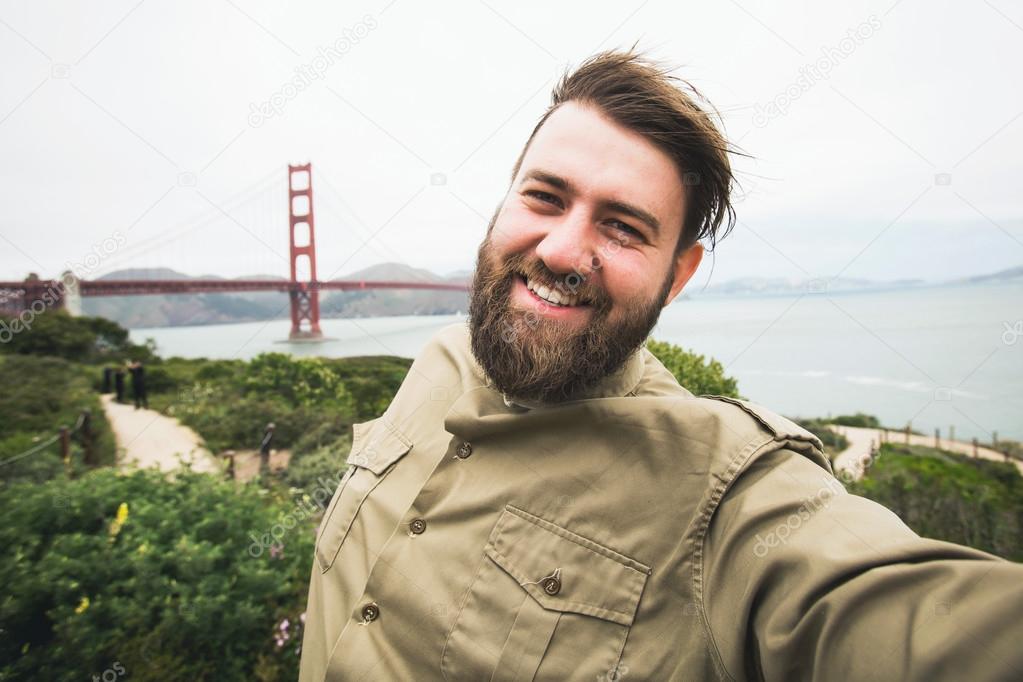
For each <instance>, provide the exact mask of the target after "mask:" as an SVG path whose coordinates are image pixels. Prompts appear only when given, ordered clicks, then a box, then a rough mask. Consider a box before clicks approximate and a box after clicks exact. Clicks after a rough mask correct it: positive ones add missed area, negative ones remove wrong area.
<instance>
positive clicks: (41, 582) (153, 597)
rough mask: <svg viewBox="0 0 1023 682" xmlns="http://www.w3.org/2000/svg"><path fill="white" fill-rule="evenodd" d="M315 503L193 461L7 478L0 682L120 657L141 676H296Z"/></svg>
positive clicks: (80, 675) (80, 669) (2, 512)
mask: <svg viewBox="0 0 1023 682" xmlns="http://www.w3.org/2000/svg"><path fill="white" fill-rule="evenodd" d="M122 503H123V504H124V508H123V509H124V512H126V515H123V514H124V512H122V516H121V517H120V518H121V521H122V522H119V521H118V518H119V516H118V511H119V508H121V505H122ZM314 508H315V507H314V506H313V505H312V504H311V503H310V502H309V501H308V500H307V501H298V500H296V499H293V498H291V497H290V496H289V495H288V494H286V493H283V492H282V491H281V490H279V489H273V490H270V491H265V490H261V489H260V488H259V487H258V486H248V485H246V486H240V487H236V486H235V485H234V484H233V483H229V482H225V481H221V480H219V479H217V478H215V477H212V476H206V475H201V474H194V473H189V472H183V473H180V474H178V475H177V476H176V477H175V479H174V480H167V479H166V478H164V477H163V476H161V475H160V474H159V473H157V472H153V471H139V472H135V473H132V474H130V475H120V474H117V473H115V472H114V471H113V470H110V469H106V470H100V471H95V472H92V473H89V474H87V475H85V476H84V477H82V478H81V479H79V480H71V481H69V480H54V481H50V482H48V483H44V484H19V485H14V486H9V487H7V488H5V489H0V542H2V546H3V547H4V555H5V557H6V558H5V559H4V560H3V561H0V583H2V584H3V585H4V597H3V600H2V602H0V631H2V632H3V637H0V679H4V680H81V679H87V678H88V677H89V676H90V675H92V674H101V673H102V671H104V670H106V669H109V668H110V667H111V666H112V664H113V663H114V662H118V663H120V664H121V665H122V666H123V668H124V669H125V670H126V671H127V674H128V675H129V676H130V678H131V679H138V680H167V681H175V680H189V681H190V680H200V679H202V680H214V679H215V680H251V679H264V680H270V679H281V680H294V679H295V678H296V677H297V674H298V667H297V666H298V659H299V652H298V646H299V644H300V643H301V618H302V612H303V610H304V607H305V600H306V594H307V586H308V580H309V573H310V569H311V561H312V556H313V532H314V531H313V528H314V519H313V516H314V513H313V511H312V510H313V509H314ZM289 526H290V528H289ZM285 620H286V621H287V625H286V626H283V627H282V624H283V623H284V621H285Z"/></svg>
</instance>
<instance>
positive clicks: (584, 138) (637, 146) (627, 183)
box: [515, 102, 684, 235]
mask: <svg viewBox="0 0 1023 682" xmlns="http://www.w3.org/2000/svg"><path fill="white" fill-rule="evenodd" d="M535 168H540V169H543V170H545V171H548V172H552V173H554V174H556V175H559V176H561V177H563V178H565V179H567V180H569V181H570V182H571V183H572V184H573V185H575V186H576V187H578V188H579V189H580V191H581V192H582V193H583V194H586V195H588V196H592V197H593V198H599V199H605V198H613V199H618V200H621V201H626V202H628V203H632V204H636V205H638V206H640V207H641V208H644V209H645V210H647V211H649V212H650V213H653V214H654V215H655V216H657V218H658V219H660V221H661V224H662V225H663V226H664V228H663V229H664V230H665V231H666V233H668V234H670V231H671V230H674V234H676V235H677V234H678V231H679V229H680V227H681V224H682V213H683V202H684V193H683V188H682V177H681V175H680V173H679V170H678V167H677V166H676V164H675V162H674V161H673V160H672V159H671V157H670V156H668V155H667V154H666V153H665V152H664V151H662V150H661V149H660V148H659V147H657V146H656V145H655V144H654V143H653V142H650V141H649V140H647V139H646V138H645V137H643V136H642V135H640V134H639V133H637V132H635V131H632V130H629V129H627V128H624V127H622V126H621V125H619V124H618V123H616V122H614V121H612V120H611V119H610V118H608V117H607V116H606V115H605V114H603V113H602V112H600V111H599V110H598V109H596V108H594V107H592V106H588V105H584V104H580V103H578V102H567V103H565V104H563V105H562V106H560V107H559V108H558V109H557V110H556V111H555V112H554V113H553V114H551V115H550V117H549V118H548V119H547V121H546V122H545V123H544V124H543V126H541V127H540V130H538V131H537V133H536V136H535V137H534V138H533V141H532V142H531V143H530V145H529V149H527V150H526V154H525V156H523V158H522V165H521V167H520V168H519V173H518V175H517V176H516V178H515V182H516V183H518V182H520V181H521V179H522V177H523V175H524V174H525V173H527V172H529V171H530V170H532V169H535Z"/></svg>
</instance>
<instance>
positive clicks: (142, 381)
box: [128, 360, 149, 410]
mask: <svg viewBox="0 0 1023 682" xmlns="http://www.w3.org/2000/svg"><path fill="white" fill-rule="evenodd" d="M128 371H129V372H131V395H132V397H133V398H134V399H135V409H136V410H137V409H139V407H145V408H146V409H149V398H148V397H147V395H146V370H145V368H144V367H143V366H142V363H141V362H139V361H138V360H135V361H134V362H131V363H129V364H128Z"/></svg>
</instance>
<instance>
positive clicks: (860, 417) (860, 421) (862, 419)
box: [828, 412, 881, 429]
mask: <svg viewBox="0 0 1023 682" xmlns="http://www.w3.org/2000/svg"><path fill="white" fill-rule="evenodd" d="M828 421H830V422H831V423H832V424H838V425H839V426H855V427H859V428H864V429H879V428H881V421H880V420H879V419H878V418H877V417H875V416H874V415H872V414H863V413H862V412H857V413H856V414H842V415H839V416H837V417H834V418H832V419H830V420H828Z"/></svg>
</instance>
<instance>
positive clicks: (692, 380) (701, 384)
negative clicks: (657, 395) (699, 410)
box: [646, 340, 739, 398]
mask: <svg viewBox="0 0 1023 682" xmlns="http://www.w3.org/2000/svg"><path fill="white" fill-rule="evenodd" d="M646 347H647V349H649V351H650V352H651V353H653V354H654V355H655V356H656V357H657V359H658V360H660V361H661V364H663V365H664V367H665V368H666V369H667V370H668V371H669V372H671V373H672V374H674V375H675V378H676V379H678V382H679V383H680V384H682V386H684V387H685V388H686V389H688V390H689V391H690V392H691V393H692V394H693V395H723V396H729V397H732V398H738V397H739V384H738V382H737V381H736V380H735V379H733V378H731V377H726V376H725V368H724V367H723V366H722V365H721V363H720V362H718V361H717V360H714V359H710V360H706V359H704V357H703V356H702V355H698V354H696V353H694V352H692V351H687V350H685V349H684V348H681V347H679V346H676V345H674V344H671V343H667V342H665V341H654V340H650V341H647V343H646Z"/></svg>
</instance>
